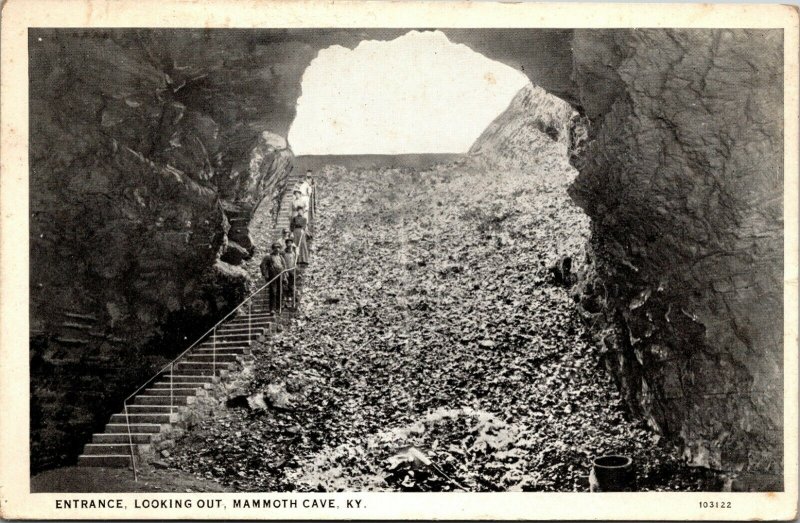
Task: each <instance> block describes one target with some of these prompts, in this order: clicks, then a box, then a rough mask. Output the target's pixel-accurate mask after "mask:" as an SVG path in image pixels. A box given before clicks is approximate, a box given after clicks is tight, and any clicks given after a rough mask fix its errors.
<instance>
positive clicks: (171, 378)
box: [169, 362, 175, 417]
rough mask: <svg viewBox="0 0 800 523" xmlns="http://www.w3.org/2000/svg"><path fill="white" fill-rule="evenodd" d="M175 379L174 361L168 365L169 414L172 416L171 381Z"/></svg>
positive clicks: (172, 394) (172, 396)
mask: <svg viewBox="0 0 800 523" xmlns="http://www.w3.org/2000/svg"><path fill="white" fill-rule="evenodd" d="M174 380H175V362H172V363H171V364H170V366H169V414H170V417H172V409H173V407H175V394H174V392H173V388H174V387H173V382H174Z"/></svg>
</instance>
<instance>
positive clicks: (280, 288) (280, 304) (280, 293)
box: [278, 274, 283, 314]
mask: <svg viewBox="0 0 800 523" xmlns="http://www.w3.org/2000/svg"><path fill="white" fill-rule="evenodd" d="M281 276H283V274H279V275H278V314H280V313H281V312H283V282H282V281H281V280H282V279H283V278H282V277H281Z"/></svg>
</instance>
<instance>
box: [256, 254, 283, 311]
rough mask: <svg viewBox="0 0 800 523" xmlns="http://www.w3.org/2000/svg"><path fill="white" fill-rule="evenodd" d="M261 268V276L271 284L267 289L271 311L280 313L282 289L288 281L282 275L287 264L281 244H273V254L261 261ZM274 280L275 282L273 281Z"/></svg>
mask: <svg viewBox="0 0 800 523" xmlns="http://www.w3.org/2000/svg"><path fill="white" fill-rule="evenodd" d="M260 268H261V275H262V276H263V277H264V279H265V280H266V281H268V282H270V284H269V286H268V287H267V293H268V294H269V310H270V311H278V310H280V300H281V294H282V289H281V287H282V286H283V283H284V281H285V280H286V278H285V275H283V274H281V273H282V272H283V271H284V270H285V269H286V264H285V262H284V260H283V253H281V244H280V243H278V242H275V243H273V244H272V252H270V253H269V254H267V255H266V256H264V259H263V260H261V265H260ZM279 275H280V276H279ZM273 279H274V281H271V280H273Z"/></svg>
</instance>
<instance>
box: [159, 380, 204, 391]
mask: <svg viewBox="0 0 800 523" xmlns="http://www.w3.org/2000/svg"><path fill="white" fill-rule="evenodd" d="M150 386H151V387H153V388H156V389H169V388H170V387H172V388H176V389H178V388H180V389H190V388H194V389H210V388H211V384H210V383H197V382H193V381H174V380H173V381H169V379H166V380H158V381H156V382H154V383H153V384H152V385H150Z"/></svg>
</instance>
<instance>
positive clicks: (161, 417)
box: [110, 412, 178, 423]
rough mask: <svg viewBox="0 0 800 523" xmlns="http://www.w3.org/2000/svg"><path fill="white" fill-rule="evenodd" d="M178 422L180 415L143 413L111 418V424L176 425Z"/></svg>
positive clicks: (118, 415) (116, 415) (117, 415)
mask: <svg viewBox="0 0 800 523" xmlns="http://www.w3.org/2000/svg"><path fill="white" fill-rule="evenodd" d="M176 421H178V413H176V412H175V413H172V414H170V413H169V412H166V413H158V412H151V413H141V414H138V413H137V414H131V413H130V412H129V413H128V415H127V416H126V415H125V414H114V415H112V416H111V421H110V423H175V422H176Z"/></svg>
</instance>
